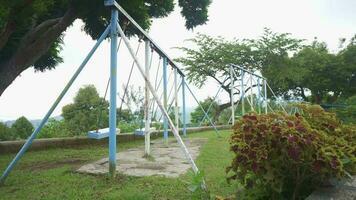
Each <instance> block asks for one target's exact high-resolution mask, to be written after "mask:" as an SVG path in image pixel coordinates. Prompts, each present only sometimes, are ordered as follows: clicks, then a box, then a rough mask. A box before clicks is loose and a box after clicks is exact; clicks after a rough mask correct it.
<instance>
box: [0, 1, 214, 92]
mask: <svg viewBox="0 0 356 200" xmlns="http://www.w3.org/2000/svg"><path fill="white" fill-rule="evenodd" d="M210 2H211V1H210V0H194V1H193V0H179V6H180V7H181V8H182V12H181V13H182V15H183V17H184V18H185V19H186V27H187V28H188V29H192V28H194V27H195V26H197V25H200V24H204V23H205V22H206V21H207V19H208V15H207V8H208V6H209V4H210ZM120 4H121V5H122V7H124V8H125V9H126V10H127V11H128V13H130V14H131V15H132V17H133V18H134V19H135V20H136V21H137V22H138V23H139V24H140V25H141V26H142V27H143V28H144V29H146V30H147V29H149V27H150V25H151V20H152V18H160V17H166V16H167V15H168V14H169V13H171V12H172V11H173V9H174V1H173V0H166V1H161V0H121V1H120ZM76 19H80V20H82V21H83V22H84V27H83V30H84V31H85V32H86V33H87V34H89V35H90V36H91V37H92V38H93V39H96V38H98V37H99V34H100V33H101V32H102V31H103V30H104V27H105V26H107V25H108V24H109V21H110V9H108V8H105V7H104V1H103V0H91V1H85V0H53V1H48V0H24V1H12V0H2V1H1V4H0V79H1V82H0V95H1V94H2V93H3V92H4V90H5V89H6V88H7V87H8V86H9V85H10V84H11V83H12V81H13V80H15V78H16V77H17V76H18V75H19V74H20V73H21V72H23V71H24V70H26V69H27V68H29V67H31V66H34V68H35V70H37V71H45V70H50V69H54V68H55V67H56V65H57V64H58V63H60V62H62V61H63V60H62V58H61V56H60V51H61V48H62V44H63V41H62V38H63V32H64V31H65V30H66V29H67V27H69V26H70V25H71V24H72V23H73V22H74V21H75V20H76ZM120 23H121V25H123V27H124V29H125V32H126V33H127V34H128V35H135V34H137V30H136V29H134V27H133V26H132V24H130V23H129V22H128V20H127V19H125V18H124V17H123V16H120Z"/></svg>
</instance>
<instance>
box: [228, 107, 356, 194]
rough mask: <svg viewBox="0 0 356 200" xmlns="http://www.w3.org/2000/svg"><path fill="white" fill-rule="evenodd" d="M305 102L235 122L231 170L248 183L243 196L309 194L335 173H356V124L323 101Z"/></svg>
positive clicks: (339, 174) (340, 174) (338, 174)
mask: <svg viewBox="0 0 356 200" xmlns="http://www.w3.org/2000/svg"><path fill="white" fill-rule="evenodd" d="M299 108H300V110H301V113H300V114H299V113H297V114H295V115H287V114H284V113H270V114H263V115H256V114H253V113H251V114H248V115H245V116H243V118H242V119H241V120H239V121H238V122H237V123H236V124H235V125H234V133H233V135H232V136H231V141H230V143H231V151H233V152H234V155H235V157H234V159H233V161H232V163H231V166H230V167H229V168H228V169H227V171H230V172H232V175H231V176H230V178H229V180H235V179H236V180H239V181H241V183H242V184H243V185H244V187H245V189H246V190H245V191H244V192H242V193H240V195H241V198H242V199H249V198H250V197H251V196H250V195H252V194H253V195H256V194H258V195H257V197H258V198H257V199H303V198H305V197H306V196H307V195H308V194H309V193H310V192H312V191H313V189H315V188H316V187H318V186H320V185H322V184H323V183H325V182H326V181H328V179H330V178H342V177H346V176H347V175H348V174H349V173H350V174H355V173H356V165H355V162H356V157H355V151H356V144H355V141H356V140H355V137H356V128H355V127H348V126H344V125H342V124H341V123H340V122H339V120H337V119H336V117H335V114H333V113H328V112H325V111H324V110H323V109H322V108H320V107H319V106H308V105H300V106H299ZM250 199H251V198H250ZM253 199H256V196H254V198H253Z"/></svg>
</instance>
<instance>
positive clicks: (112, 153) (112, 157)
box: [109, 8, 119, 177]
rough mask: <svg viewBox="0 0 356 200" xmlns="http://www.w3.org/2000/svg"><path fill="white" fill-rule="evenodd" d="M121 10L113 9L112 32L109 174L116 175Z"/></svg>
mask: <svg viewBox="0 0 356 200" xmlns="http://www.w3.org/2000/svg"><path fill="white" fill-rule="evenodd" d="M118 15H119V12H118V11H117V9H116V8H112V10H111V29H110V30H111V32H110V41H111V43H110V111H109V115H110V117H109V175H110V176H111V177H115V172H116V93H117V88H116V85H117V52H116V48H117V37H118V33H117V31H118V30H117V26H118V25H117V24H118V19H119V18H118Z"/></svg>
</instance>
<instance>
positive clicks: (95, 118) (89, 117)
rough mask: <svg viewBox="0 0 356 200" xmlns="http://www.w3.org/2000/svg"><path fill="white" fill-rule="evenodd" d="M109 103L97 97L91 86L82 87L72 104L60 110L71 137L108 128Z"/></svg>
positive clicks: (94, 89)
mask: <svg viewBox="0 0 356 200" xmlns="http://www.w3.org/2000/svg"><path fill="white" fill-rule="evenodd" d="M108 106H109V103H108V102H107V101H105V100H104V99H103V98H101V97H99V94H98V92H97V90H96V88H95V87H94V86H93V85H87V86H85V87H82V88H80V89H79V91H78V92H77V94H76V96H75V97H74V102H73V103H71V104H68V105H66V106H64V107H63V108H62V116H63V118H64V123H65V124H66V126H67V128H68V131H70V132H71V135H82V134H84V133H85V132H87V131H89V130H95V129H98V128H104V127H108V121H109V120H108V116H109V110H108Z"/></svg>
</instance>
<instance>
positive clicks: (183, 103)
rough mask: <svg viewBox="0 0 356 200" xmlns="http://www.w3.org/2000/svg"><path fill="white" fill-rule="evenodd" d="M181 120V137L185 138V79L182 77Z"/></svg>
mask: <svg viewBox="0 0 356 200" xmlns="http://www.w3.org/2000/svg"><path fill="white" fill-rule="evenodd" d="M182 110H183V111H182V114H183V116H182V118H183V135H184V136H187V118H186V104H185V78H184V77H182Z"/></svg>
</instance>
